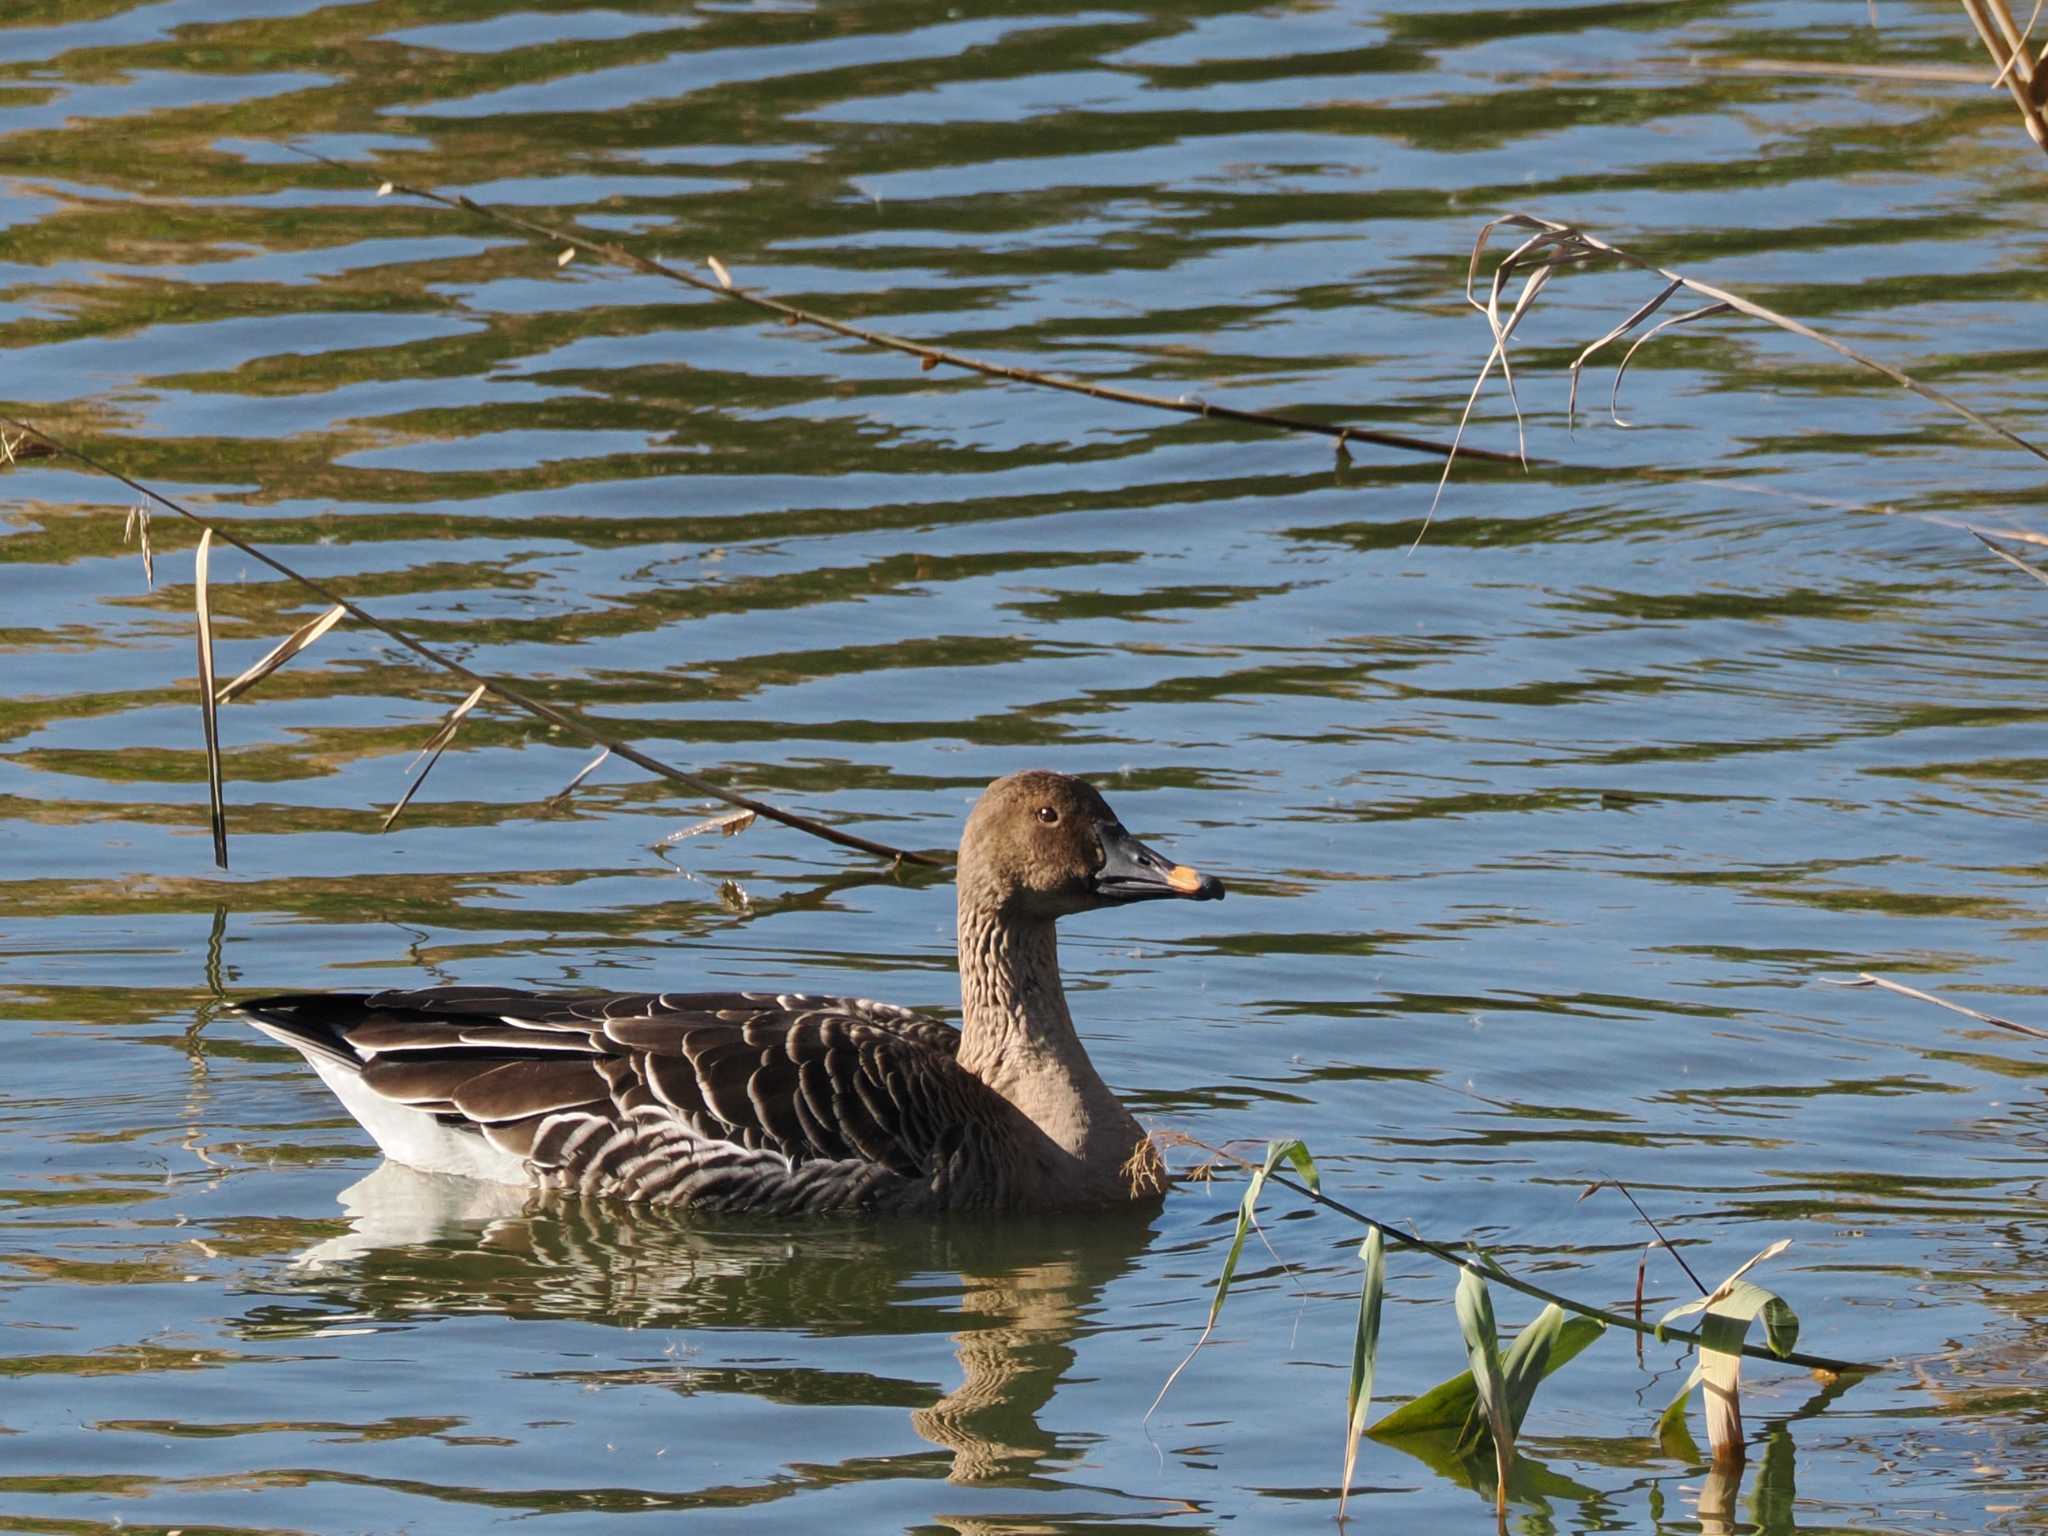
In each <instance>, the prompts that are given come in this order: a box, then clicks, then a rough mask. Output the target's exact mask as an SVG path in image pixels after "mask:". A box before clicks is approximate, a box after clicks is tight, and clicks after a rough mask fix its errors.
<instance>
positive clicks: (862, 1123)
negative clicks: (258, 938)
mask: <svg viewBox="0 0 2048 1536" xmlns="http://www.w3.org/2000/svg"><path fill="white" fill-rule="evenodd" d="M241 1011H242V1012H243V1014H244V1015H245V1016H247V1017H248V1018H249V1019H250V1021H251V1022H252V1023H254V1024H256V1025H257V1027H258V1028H261V1029H263V1030H264V1031H265V1032H266V1033H268V1034H271V1035H273V1036H275V1037H276V1038H279V1039H282V1040H285V1041H286V1042H287V1043H289V1044H292V1045H294V1046H296V1047H298V1048H299V1049H300V1050H301V1051H303V1052H305V1053H306V1054H307V1055H309V1056H310V1057H312V1058H314V1059H315V1060H316V1062H317V1061H322V1060H324V1061H326V1062H328V1063H331V1064H332V1065H334V1066H339V1067H342V1068H344V1069H345V1070H347V1071H349V1072H352V1073H355V1074H357V1075H358V1076H359V1077H360V1079H361V1081H362V1083H363V1085H364V1086H365V1087H367V1088H368V1089H370V1090H371V1091H372V1092H374V1093H375V1094H376V1095H378V1096H379V1097H381V1098H382V1099H385V1100H388V1101H390V1102H391V1103H393V1104H395V1105H403V1106H407V1107H410V1108H412V1109H415V1110H420V1111H425V1112H427V1113H430V1114H432V1115H433V1116H434V1117H435V1118H436V1119H437V1120H439V1121H440V1122H441V1123H442V1124H444V1125H453V1126H458V1127H462V1128H467V1129H471V1130H474V1131H475V1132H476V1133H478V1134H480V1135H482V1136H484V1137H485V1138H487V1139H488V1140H489V1141H490V1143H491V1144H492V1145H493V1146H496V1147H498V1148H500V1149H502V1150H503V1151H506V1152H509V1153H512V1154H514V1155H516V1156H518V1157H520V1158H523V1159H526V1160H527V1161H528V1162H529V1163H530V1164H531V1165H532V1166H533V1167H534V1168H535V1169H536V1170H537V1171H539V1172H541V1173H543V1174H552V1175H553V1177H550V1178H548V1179H547V1182H551V1183H568V1184H574V1185H577V1186H579V1187H589V1179H588V1177H587V1175H588V1172H589V1170H588V1169H587V1168H586V1167H585V1166H583V1165H584V1164H586V1163H587V1162H588V1161H589V1159H590V1158H592V1157H594V1156H597V1155H598V1153H599V1151H600V1150H601V1149H603V1148H605V1147H608V1146H609V1147H610V1148H611V1149H612V1153H613V1154H614V1155H616V1156H619V1157H625V1158H628V1159H631V1158H634V1157H638V1156H641V1155H643V1154H646V1153H648V1152H651V1151H653V1150H655V1148H656V1146H657V1144H658V1145H659V1147H660V1148H661V1151H660V1157H661V1158H662V1159H664V1160H666V1161H667V1162H669V1163H674V1162H675V1161H676V1160H677V1159H678V1158H684V1157H700V1158H701V1156H702V1155H703V1154H704V1153H705V1151H706V1145H705V1144H711V1145H714V1146H716V1147H721V1148H723V1149H726V1151H725V1152H722V1153H721V1154H720V1155H721V1156H730V1155H733V1154H741V1153H744V1154H759V1155H764V1156H766V1157H768V1158H769V1159H770V1160H771V1161H772V1162H773V1163H774V1164H779V1165H780V1167H781V1168H783V1169H784V1170H786V1171H791V1172H793V1171H794V1170H796V1169H797V1168H798V1167H800V1166H801V1165H804V1164H809V1163H829V1164H839V1165H847V1164H852V1165H864V1166H866V1167H868V1168H870V1169H873V1170H874V1171H876V1172H878V1173H882V1172H885V1173H887V1174H891V1175H895V1176H897V1177H900V1178H905V1179H926V1178H930V1177H932V1176H933V1175H934V1174H935V1173H938V1172H940V1171H941V1170H942V1168H943V1165H945V1164H946V1163H947V1162H948V1161H949V1160H951V1159H952V1157H953V1155H954V1154H955V1153H956V1152H957V1151H958V1150H959V1149H960V1147H961V1144H962V1141H963V1138H964V1137H965V1135H966V1133H967V1132H969V1131H970V1130H973V1129H975V1128H977V1127H981V1128H985V1129H989V1130H995V1129H997V1127H998V1125H999V1123H1000V1122H1001V1121H1002V1120H1003V1119H1004V1118H1005V1117H1004V1115H1003V1113H1002V1111H1003V1109H1005V1108H1007V1106H1004V1105H1002V1103H1001V1101H1000V1100H999V1099H998V1098H997V1096H996V1095H995V1094H994V1093H993V1092H992V1091H991V1090H990V1089H988V1088H987V1087H986V1086H984V1085H983V1084H982V1083H981V1082H980V1081H979V1080H978V1079H976V1078H974V1077H972V1076H971V1075H970V1074H968V1073H966V1072H964V1071H962V1070H961V1069H960V1067H959V1066H958V1065H957V1063H956V1062H955V1060H954V1058H955V1056H956V1054H957V1052H958V1050H959V1041H960V1036H959V1033H958V1031H956V1030H953V1029H951V1028H949V1027H948V1026H946V1025H944V1024H941V1023H939V1022H938V1021H937V1020H934V1019H930V1018H926V1017H925V1016H923V1015H921V1014H917V1013H913V1012H911V1011H910V1010H909V1009H906V1008H899V1007H896V1006H894V1005H892V1004H888V1003H877V1002H872V1001H869V1000H867V999H865V998H839V997H811V996H806V995H802V994H787V993H784V994H762V993H747V992H732V993H635V994H595V993H593V994H584V995H549V994H537V993H530V992H517V991H504V990H497V989H489V988H470V987H444V988H433V989H428V990H424V991H409V992H406V991H391V992H375V993H307V994H297V995H288V996H280V997H268V998H258V999H253V1000H251V1001H249V1002H246V1003H244V1004H242V1005H241ZM628 1131H630V1132H632V1134H631V1135H628V1136H624V1137H622V1136H621V1135H620V1133H621V1132H628ZM635 1148H637V1149H638V1150H637V1151H635V1150H634V1149H635ZM739 1161H740V1162H742V1163H745V1164H746V1165H748V1166H749V1167H752V1168H755V1169H756V1171H757V1172H758V1171H759V1168H760V1166H761V1164H760V1157H758V1156H755V1157H742V1158H740V1159H739ZM613 1171H614V1172H616V1171H617V1170H613ZM817 1171H818V1172H822V1171H823V1170H822V1169H821V1170H817ZM604 1182H605V1183H606V1184H607V1185H611V1184H613V1183H615V1182H616V1181H614V1180H613V1179H612V1178H610V1177H609V1176H607V1178H606V1180H605V1181H604ZM643 1182H644V1181H643ZM619 1192H622V1193H631V1192H633V1191H631V1190H625V1189H622V1190H620V1191H619Z"/></svg>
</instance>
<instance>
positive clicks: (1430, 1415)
mask: <svg viewBox="0 0 2048 1536" xmlns="http://www.w3.org/2000/svg"><path fill="white" fill-rule="evenodd" d="M1606 1331H1607V1325H1606V1324H1605V1323H1603V1322H1601V1321H1600V1320H1599V1319H1598V1318H1593V1317H1567V1318H1566V1319H1565V1320H1564V1323H1563V1325H1562V1326H1561V1327H1560V1328H1559V1329H1558V1336H1557V1339H1556V1340H1555V1341H1554V1342H1553V1343H1552V1344H1551V1346H1550V1355H1549V1358H1548V1359H1547V1360H1545V1361H1544V1364H1543V1374H1544V1376H1545V1377H1550V1376H1554V1375H1555V1374H1556V1373H1557V1372H1558V1371H1559V1370H1560V1369H1562V1368H1563V1367H1564V1366H1565V1365H1566V1364H1567V1363H1568V1362H1570V1361H1571V1360H1573V1359H1574V1358H1576V1357H1577V1356H1578V1354H1579V1352H1580V1351H1581V1350H1583V1349H1584V1348H1585V1347H1586V1346H1587V1345H1588V1344H1591V1343H1592V1342H1593V1341H1594V1340H1595V1339H1597V1338H1599V1337H1600V1335H1601V1334H1603V1333H1605V1332H1606ZM1478 1401H1479V1391H1478V1388H1477V1387H1476V1386H1474V1385H1473V1381H1472V1373H1471V1372H1470V1371H1461V1372H1459V1373H1458V1374H1457V1375H1456V1376H1453V1377H1452V1378H1451V1379H1450V1380H1449V1381H1442V1382H1438V1383H1437V1384H1436V1385H1435V1386H1433V1387H1431V1388H1430V1389H1429V1390H1428V1391H1427V1392H1425V1393H1423V1394H1422V1396H1420V1397H1418V1398H1415V1399H1413V1400H1412V1401H1409V1402H1406V1403H1403V1404H1402V1405H1401V1406H1400V1407H1398V1408H1396V1409H1395V1410H1394V1411H1393V1412H1391V1413H1389V1414H1388V1415H1387V1416H1386V1417H1385V1418H1383V1419H1381V1420H1380V1421H1379V1423H1377V1424H1374V1425H1370V1426H1369V1427H1368V1428H1367V1429H1366V1433H1367V1434H1369V1435H1371V1436H1372V1437H1373V1438H1374V1439H1375V1440H1395V1439H1399V1438H1400V1437H1401V1436H1403V1435H1415V1434H1422V1433H1425V1432H1427V1431H1430V1430H1444V1429H1456V1428H1457V1427H1458V1426H1459V1425H1461V1424H1463V1423H1464V1422H1465V1420H1466V1419H1468V1418H1469V1417H1471V1414H1472V1409H1473V1407H1474V1405H1475V1404H1477V1402H1478Z"/></svg>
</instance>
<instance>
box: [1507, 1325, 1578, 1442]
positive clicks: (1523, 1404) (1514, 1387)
mask: <svg viewBox="0 0 2048 1536" xmlns="http://www.w3.org/2000/svg"><path fill="white" fill-rule="evenodd" d="M1563 1330H1564V1308H1562V1307H1560V1306H1559V1305H1558V1304H1557V1303H1556V1302H1552V1303H1550V1305H1548V1306H1547V1307H1545V1308H1544V1309H1543V1310H1542V1311H1541V1312H1538V1313H1537V1314H1536V1318H1535V1321H1533V1322H1532V1323H1530V1324H1529V1326H1528V1327H1526V1328H1524V1329H1523V1330H1522V1331H1521V1332H1520V1333H1519V1334H1517V1335H1516V1336H1515V1342H1514V1343H1513V1344H1511V1345H1510V1346H1508V1352H1507V1357H1506V1358H1505V1359H1504V1360H1502V1361H1501V1375H1502V1377H1503V1378H1504V1380H1503V1394H1504V1396H1505V1399H1506V1403H1507V1413H1508V1432H1509V1433H1510V1434H1515V1435H1519V1434H1520V1433H1521V1432H1522V1420H1523V1419H1524V1418H1525V1417H1527V1415H1528V1412H1529V1404H1530V1403H1531V1402H1532V1401H1534V1399H1535V1397H1536V1388H1537V1387H1538V1386H1539V1385H1540V1384H1541V1383H1542V1381H1543V1378H1544V1377H1545V1376H1547V1375H1549V1374H1550V1371H1549V1366H1550V1352H1551V1350H1552V1349H1554V1348H1555V1347H1556V1345H1557V1339H1558V1335H1559V1334H1560V1333H1561V1332H1562V1331H1563Z"/></svg>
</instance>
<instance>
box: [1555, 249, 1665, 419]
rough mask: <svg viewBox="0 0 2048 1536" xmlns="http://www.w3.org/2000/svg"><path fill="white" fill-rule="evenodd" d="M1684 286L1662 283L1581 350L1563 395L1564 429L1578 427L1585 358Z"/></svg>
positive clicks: (1653, 312) (1623, 333) (1616, 384)
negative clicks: (1659, 290)
mask: <svg viewBox="0 0 2048 1536" xmlns="http://www.w3.org/2000/svg"><path fill="white" fill-rule="evenodd" d="M1684 286H1685V284H1683V283H1681V282H1679V281H1678V279H1676V278H1673V279H1672V280H1671V281H1670V282H1668V283H1666V284H1665V285H1664V291H1663V292H1662V293H1660V294H1658V295H1657V296H1656V297H1655V298H1654V299H1647V300H1645V301H1644V302H1643V304H1642V305H1641V306H1640V307H1639V308H1638V309H1637V310H1636V312H1635V313H1634V314H1632V315H1630V316H1629V317H1628V318H1627V319H1626V320H1623V321H1622V322H1621V323H1620V324H1618V325H1616V326H1615V327H1613V329H1611V330H1609V331H1608V332H1607V334H1606V335H1604V336H1602V337H1600V338H1599V339H1598V340H1596V341H1595V342H1593V344H1592V345H1591V346H1589V347H1587V348H1586V350H1585V351H1583V352H1581V353H1580V354H1579V355H1578V357H1577V359H1576V360H1574V361H1573V363H1572V366H1571V393H1570V394H1568V395H1567V396H1565V402H1564V429H1565V431H1567V432H1572V431H1575V430H1577V427H1578V419H1579V374H1580V372H1581V371H1582V370H1583V369H1584V368H1585V366H1586V359H1587V358H1589V357H1591V356H1592V355H1593V354H1594V353H1595V352H1598V351H1599V350H1600V349H1601V348H1602V347H1604V346H1606V345H1607V344H1608V343H1609V342H1610V341H1618V340H1620V339H1621V338H1622V337H1623V336H1626V335H1627V334H1628V333H1629V332H1630V331H1632V330H1634V329H1635V328H1636V327H1637V326H1639V325H1641V324H1642V323H1643V322H1644V321H1645V320H1647V319H1649V318H1650V316H1652V315H1654V314H1655V313H1657V311H1658V310H1660V309H1662V308H1663V307H1664V306H1665V305H1666V304H1667V303H1669V302H1670V300H1671V296H1672V295H1673V294H1674V293H1676V292H1678V291H1679V289H1681V288H1683V287H1684ZM1615 388H1616V389H1617V390H1618V389H1620V388H1621V385H1620V382H1619V381H1618V380H1617V381H1616V383H1615ZM1610 409H1611V405H1610Z"/></svg>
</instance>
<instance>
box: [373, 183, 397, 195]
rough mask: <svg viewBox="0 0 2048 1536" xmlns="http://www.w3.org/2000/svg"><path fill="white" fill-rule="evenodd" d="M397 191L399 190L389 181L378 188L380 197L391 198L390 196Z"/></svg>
mask: <svg viewBox="0 0 2048 1536" xmlns="http://www.w3.org/2000/svg"><path fill="white" fill-rule="evenodd" d="M397 190H398V189H397V188H396V187H394V186H393V185H392V184H391V183H390V182H388V181H387V182H384V183H382V184H381V185H380V186H379V187H378V188H377V195H378V196H379V197H389V196H390V195H391V194H392V193H393V192H395V191H397Z"/></svg>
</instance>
